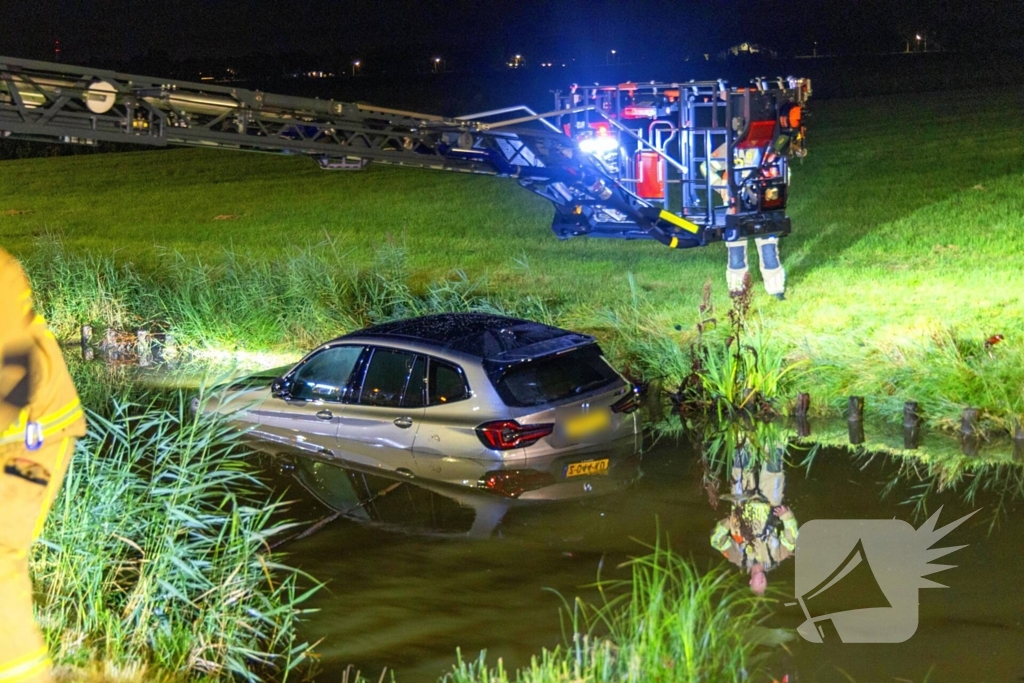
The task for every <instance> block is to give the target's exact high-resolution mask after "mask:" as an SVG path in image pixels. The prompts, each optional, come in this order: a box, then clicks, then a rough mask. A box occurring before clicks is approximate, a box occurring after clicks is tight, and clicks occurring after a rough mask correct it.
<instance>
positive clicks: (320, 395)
mask: <svg viewBox="0 0 1024 683" xmlns="http://www.w3.org/2000/svg"><path fill="white" fill-rule="evenodd" d="M363 348H364V347H362V346H332V347H331V348H328V349H324V350H323V351H321V352H319V353H317V354H316V355H315V356H312V357H311V358H309V359H308V360H307V361H306V362H305V363H303V364H302V365H301V366H300V367H299V368H298V369H297V370H296V371H295V373H294V374H293V375H292V377H291V380H292V387H291V391H290V394H291V398H295V399H300V400H305V401H314V400H322V401H333V402H340V401H343V400H344V398H345V389H346V387H347V385H348V381H349V378H350V377H351V375H352V370H353V368H355V366H356V362H357V361H358V360H359V356H361V355H362V353H363Z"/></svg>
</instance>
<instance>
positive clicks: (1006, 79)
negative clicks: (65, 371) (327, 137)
mask: <svg viewBox="0 0 1024 683" xmlns="http://www.w3.org/2000/svg"><path fill="white" fill-rule="evenodd" d="M165 58H166V59H165ZM302 59H303V58H302V56H300V55H297V56H292V57H280V56H279V57H274V58H265V59H264V58H262V57H254V58H252V59H250V60H246V63H248V64H250V65H253V66H252V69H251V71H250V74H251V75H250V76H249V77H246V78H239V79H237V80H235V81H233V82H232V83H233V84H234V85H238V86H239V87H245V88H250V89H256V90H263V91H266V92H275V93H281V94H288V95H300V96H306V97H320V98H324V99H335V100H339V101H359V102H370V103H373V104H377V105H380V106H383V107H391V108H397V109H405V110H409V111H422V112H426V113H437V114H444V115H449V116H455V115H460V114H467V113H473V112H478V111H484V110H487V109H493V108H498V107H506V106H512V105H517V104H527V105H529V106H531V107H533V108H534V109H535V110H537V111H548V110H550V109H551V107H552V106H553V95H552V91H554V90H559V89H562V90H564V89H566V88H568V86H569V85H571V84H572V83H598V82H599V83H623V82H626V81H630V80H632V81H641V82H643V81H650V80H658V81H665V82H685V81H688V80H691V79H695V80H707V79H718V78H722V79H725V80H727V81H729V82H730V83H732V84H734V85H736V84H741V83H746V82H748V81H749V80H750V79H751V78H753V77H756V76H765V77H775V76H789V75H793V76H800V77H806V78H811V79H812V80H813V83H814V98H815V99H832V98H846V97H867V96H873V95H894V94H901V93H915V92H929V91H937V90H949V91H957V90H968V89H979V88H998V87H1008V86H1012V85H1016V84H1018V83H1019V82H1020V81H1021V80H1022V79H1024V62H1022V61H1021V60H1020V59H1019V58H1018V56H1017V55H1012V54H1003V53H997V52H992V53H957V52H919V53H914V52H912V53H909V54H906V53H896V54H881V55H852V56H845V57H844V56H824V57H817V58H809V57H790V58H771V57H770V56H767V55H764V56H763V55H747V56H740V57H730V58H729V59H723V58H719V57H716V56H712V55H708V58H707V59H705V58H704V56H703V55H700V56H699V58H690V59H685V58H684V59H682V60H678V61H676V62H674V63H658V62H640V63H633V64H603V65H601V64H599V65H591V66H579V65H574V64H573V63H572V62H567V66H566V67H562V66H561V65H560V64H557V65H555V66H552V67H550V68H548V67H541V66H538V65H528V66H527V67H525V68H522V69H509V68H504V69H478V70H466V71H455V70H447V71H442V72H439V73H433V72H425V73H421V74H415V73H394V74H388V73H374V72H372V71H371V72H370V73H359V74H358V75H356V76H355V77H353V76H352V74H351V71H350V72H347V73H344V74H339V73H336V75H335V76H334V77H328V78H308V77H295V76H294V75H293V74H294V73H295V71H296V70H297V69H298V68H299V64H301V63H302ZM307 61H308V60H307ZM256 65H258V68H257V66H256ZM103 66H108V67H114V68H117V69H120V70H124V71H128V72H130V73H137V74H144V75H154V76H162V77H169V78H180V79H186V80H197V79H198V76H199V74H200V73H210V72H211V70H216V69H220V70H223V69H227V68H231V67H230V66H229V63H228V62H222V63H219V62H216V61H214V62H211V61H205V62H203V63H202V64H200V63H199V62H197V61H194V60H186V61H177V62H176V61H173V60H170V58H169V57H167V56H166V55H163V56H160V55H155V54H150V55H149V56H148V57H146V58H145V59H141V60H139V61H133V62H131V63H127V64H124V63H120V64H106V65H103ZM325 66H326V65H325ZM302 68H305V67H302ZM328 68H329V67H328ZM239 75H240V76H241V75H242V74H239ZM134 149H137V148H136V147H134V146H132V145H127V144H126V145H112V144H105V145H103V146H102V147H81V146H68V145H55V144H46V143H37V142H25V141H12V140H3V139H0V159H11V158H25V157H36V156H55V155H64V154H83V153H86V154H87V153H92V152H96V151H129V150H134Z"/></svg>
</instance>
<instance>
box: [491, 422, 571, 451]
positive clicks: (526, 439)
mask: <svg viewBox="0 0 1024 683" xmlns="http://www.w3.org/2000/svg"><path fill="white" fill-rule="evenodd" d="M554 429H555V425H553V424H540V425H521V424H519V423H518V422H516V421H515V420H496V421H494V422H485V423H484V424H482V425H480V426H479V427H477V428H476V435H477V436H478V437H480V441H481V443H483V445H485V446H487V447H488V448H493V449H494V450H497V451H507V450H509V449H512V448H522V447H523V446H530V445H532V444H535V443H537V441H538V440H539V439H541V438H543V437H545V436H547V435H549V434H550V433H551V432H553V431H554Z"/></svg>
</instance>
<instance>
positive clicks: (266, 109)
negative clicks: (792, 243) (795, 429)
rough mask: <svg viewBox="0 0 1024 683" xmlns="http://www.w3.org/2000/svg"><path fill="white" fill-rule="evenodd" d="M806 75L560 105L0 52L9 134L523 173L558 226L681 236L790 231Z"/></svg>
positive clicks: (587, 93)
mask: <svg viewBox="0 0 1024 683" xmlns="http://www.w3.org/2000/svg"><path fill="white" fill-rule="evenodd" d="M810 96H811V83H810V81H809V80H807V79H802V78H778V79H774V80H769V79H755V80H754V81H752V82H751V83H749V84H747V85H745V86H742V87H733V86H730V85H728V84H727V83H725V82H723V81H689V82H679V83H658V82H651V83H623V84H619V85H608V86H603V85H586V86H577V85H573V86H571V87H570V88H568V89H567V90H565V91H559V92H556V93H555V96H554V106H553V108H552V109H551V110H550V111H547V112H543V113H537V112H535V111H534V110H533V109H530V108H529V107H527V106H516V107H508V108H504V109H496V110H492V111H484V112H478V113H474V114H469V115H466V116H457V117H446V116H436V115H431V114H421V113H416V112H408V111H400V110H396V109H388V108H385V107H379V106H374V105H369V104H363V103H349V102H340V101H335V100H325V99H315V98H304V97H291V96H285V95H274V94H270V93H264V92H261V91H258V90H246V89H242V88H235V87H230V86H223V85H216V84H212V83H207V82H203V83H191V82H187V81H179V80H168V79H161V78H152V77H147V76H136V75H131V74H125V73H118V72H114V71H107V70H100V69H90V68H85V67H75V66H68V65H65V64H56V63H49V62H41V61H33V60H25V59H16V58H9V57H0V137H4V138H12V139H22V140H38V141H44V142H61V143H68V144H79V145H98V144H101V143H104V142H118V143H133V144H138V145H148V146H151V147H168V146H194V147H203V148H215V149H232V150H250V151H256V152H266V153H275V154H290V155H296V154H298V155H305V156H308V157H311V158H312V159H314V160H315V161H316V162H317V163H319V164H320V166H321V167H322V168H324V169H328V170H358V169H362V168H364V167H365V166H366V165H367V164H369V163H375V164H394V165H400V166H413V167H419V168H428V169H435V170H439V171H454V172H461V173H474V174H486V175H495V176H501V177H507V178H512V179H513V180H515V181H516V182H517V183H519V185H521V186H522V187H524V188H525V189H527V190H530V191H531V192H534V193H536V194H538V195H540V196H542V197H544V198H545V199H547V200H549V201H550V202H551V203H552V204H553V205H554V218H553V221H552V226H551V227H552V230H553V231H554V233H555V234H556V235H557V236H558V237H560V238H563V239H564V238H570V237H577V236H591V237H609V238H618V239H654V240H657V241H658V242H661V243H662V244H665V245H667V246H669V247H672V248H690V247H698V246H704V245H707V244H709V243H712V242H716V241H721V240H725V241H732V240H736V239H741V238H744V237H749V236H758V235H778V236H781V235H786V234H788V233H789V232H790V220H789V218H788V217H787V216H786V202H787V199H788V194H789V193H788V189H789V175H790V174H789V162H790V160H791V159H792V158H793V157H794V156H802V155H803V154H805V153H806V145H805V127H804V121H805V115H804V109H805V105H806V102H807V100H808V99H809V98H810Z"/></svg>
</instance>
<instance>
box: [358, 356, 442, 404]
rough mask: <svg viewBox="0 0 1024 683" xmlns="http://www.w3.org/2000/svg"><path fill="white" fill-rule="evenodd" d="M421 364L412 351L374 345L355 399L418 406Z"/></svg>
mask: <svg viewBox="0 0 1024 683" xmlns="http://www.w3.org/2000/svg"><path fill="white" fill-rule="evenodd" d="M425 365H426V364H425V363H423V362H422V359H421V358H420V357H419V356H417V355H416V354H414V353H409V352H408V351H398V350H395V349H384V348H375V349H374V350H373V355H372V356H370V363H369V365H368V366H367V368H366V373H365V374H364V375H363V383H362V387H361V389H360V392H359V399H358V400H357V401H356V402H357V403H359V404H360V405H364V406H380V407H387V408H399V407H403V406H404V407H407V408H418V407H421V406H422V405H423V376H424V370H425ZM417 373H418V374H419V377H416V376H415V375H416V374H417ZM403 401H404V402H403Z"/></svg>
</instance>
